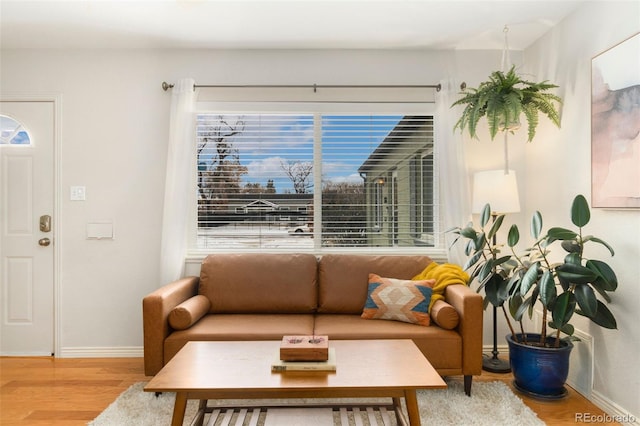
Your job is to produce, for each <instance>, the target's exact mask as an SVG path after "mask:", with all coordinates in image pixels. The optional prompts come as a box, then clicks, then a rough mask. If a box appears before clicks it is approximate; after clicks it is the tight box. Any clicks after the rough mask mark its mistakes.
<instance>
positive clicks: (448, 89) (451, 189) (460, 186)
mask: <svg viewBox="0 0 640 426" xmlns="http://www.w3.org/2000/svg"><path fill="white" fill-rule="evenodd" d="M440 84H441V86H442V88H441V90H440V91H439V92H437V93H436V127H435V137H436V144H437V149H438V150H439V158H440V162H439V165H440V192H441V197H442V198H441V200H440V203H441V204H442V206H443V207H442V211H443V225H444V230H445V231H446V230H449V229H451V228H453V227H456V226H464V225H466V224H467V223H468V222H469V220H470V219H471V216H470V211H471V208H470V205H471V201H470V200H471V197H470V190H469V172H468V170H467V164H466V160H465V157H464V141H463V139H462V135H461V133H460V132H459V131H457V130H456V131H455V132H454V131H453V126H454V125H455V124H456V122H457V121H458V118H459V117H460V113H461V111H460V110H459V108H458V107H455V108H451V104H452V103H454V102H455V101H456V100H457V99H458V93H459V92H460V83H459V82H456V81H453V80H452V79H448V80H443V81H441V82H440ZM453 237H454V235H453V234H451V233H446V234H445V245H446V247H447V248H449V246H450V245H451V241H452V240H453ZM448 253H449V262H451V263H456V264H459V265H462V264H464V262H465V261H466V256H465V255H464V250H463V244H461V243H458V244H456V245H455V246H453V247H452V248H451V249H450V250H449V252H448Z"/></svg>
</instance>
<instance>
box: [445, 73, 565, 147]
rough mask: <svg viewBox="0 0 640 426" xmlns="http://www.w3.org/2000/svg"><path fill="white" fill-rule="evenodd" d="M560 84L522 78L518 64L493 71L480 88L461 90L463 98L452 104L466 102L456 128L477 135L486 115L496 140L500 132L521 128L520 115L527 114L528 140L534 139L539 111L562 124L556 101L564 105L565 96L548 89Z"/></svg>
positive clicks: (555, 122) (476, 136) (552, 120)
mask: <svg viewBox="0 0 640 426" xmlns="http://www.w3.org/2000/svg"><path fill="white" fill-rule="evenodd" d="M557 87H558V86H556V85H555V84H551V83H548V82H547V81H546V80H545V81H543V82H541V83H532V82H530V81H526V80H523V79H522V78H521V77H520V76H519V75H518V74H516V72H515V67H511V69H510V70H509V71H508V72H507V73H504V72H501V71H494V72H492V73H491V75H490V76H489V80H488V81H485V82H482V83H480V85H479V86H478V88H469V89H466V90H464V91H463V92H461V94H462V95H463V97H462V98H460V99H458V100H457V101H456V102H454V103H453V104H452V105H451V106H452V107H453V106H456V105H465V108H464V111H463V112H462V116H461V117H460V119H459V120H458V122H457V123H456V124H455V126H454V130H455V129H460V131H462V132H464V130H465V129H467V130H468V131H469V135H470V136H471V137H472V138H478V135H477V134H476V129H477V126H478V122H479V121H480V119H481V118H482V117H486V118H487V123H488V125H489V133H490V134H491V140H493V139H494V138H495V136H496V134H497V133H498V132H499V131H503V130H508V131H511V132H513V131H515V130H516V129H517V128H518V127H520V124H519V123H520V116H521V114H523V113H524V116H525V118H526V120H527V132H528V139H527V142H531V141H532V140H533V138H534V136H535V134H536V127H537V126H538V113H539V112H542V113H543V114H544V115H546V116H547V117H549V119H550V120H551V122H552V123H553V124H555V125H556V126H557V127H560V113H559V112H558V110H557V109H556V105H555V104H556V103H557V104H561V103H562V99H561V98H560V97H559V96H557V95H554V94H553V93H549V92H548V90H550V89H554V88H557Z"/></svg>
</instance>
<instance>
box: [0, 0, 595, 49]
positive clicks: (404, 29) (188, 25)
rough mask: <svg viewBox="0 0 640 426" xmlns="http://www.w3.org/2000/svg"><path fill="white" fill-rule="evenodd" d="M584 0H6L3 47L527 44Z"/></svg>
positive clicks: (0, 3)
mask: <svg viewBox="0 0 640 426" xmlns="http://www.w3.org/2000/svg"><path fill="white" fill-rule="evenodd" d="M584 2H585V1H584V0H548V1H520V0H511V1H508V0H502V1H482V0H466V1H462V0H414V1H410V0H395V1H393V0H386V1H385V0H288V1H282V0H281V1H268V0H253V1H249V0H234V1H231V0H138V1H126V0H110V1H106V0H67V1H58V0H43V1H32V0H0V47H2V48H4V49H8V48H223V49H226V48H228V49H336V48H338V49H501V48H502V47H503V45H504V31H503V29H504V27H505V25H507V26H508V28H509V31H508V39H509V47H510V48H511V49H516V50H521V49H524V48H526V47H527V46H529V45H530V44H531V43H533V42H534V41H535V40H536V39H538V38H539V37H540V36H542V35H543V34H544V33H546V32H547V31H549V29H550V28H551V27H553V26H554V25H556V24H557V23H558V22H560V21H561V20H562V19H563V18H564V17H565V16H567V15H568V14H570V13H571V12H572V11H573V10H575V9H576V8H578V7H579V6H580V4H581V3H584Z"/></svg>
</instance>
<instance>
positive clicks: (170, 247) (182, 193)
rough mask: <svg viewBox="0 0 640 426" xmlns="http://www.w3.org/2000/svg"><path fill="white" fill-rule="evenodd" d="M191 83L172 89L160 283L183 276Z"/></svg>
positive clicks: (191, 155)
mask: <svg viewBox="0 0 640 426" xmlns="http://www.w3.org/2000/svg"><path fill="white" fill-rule="evenodd" d="M194 84H195V83H194V81H193V80H192V79H190V78H185V79H182V80H180V81H178V82H177V83H176V84H175V85H174V87H173V89H171V111H170V116H169V147H168V150H167V172H166V180H165V188H164V208H163V216H162V240H161V245H160V283H161V284H162V285H164V284H166V283H168V282H171V281H174V280H176V279H178V278H180V277H182V275H183V274H184V260H185V255H186V252H187V231H188V226H189V221H188V220H189V203H190V202H191V194H190V191H189V188H190V187H191V182H192V178H193V174H194V172H195V171H194V164H195V161H196V160H195V151H196V147H195V142H194V140H193V137H194V123H195V114H194V111H195V107H194V105H195V93H194Z"/></svg>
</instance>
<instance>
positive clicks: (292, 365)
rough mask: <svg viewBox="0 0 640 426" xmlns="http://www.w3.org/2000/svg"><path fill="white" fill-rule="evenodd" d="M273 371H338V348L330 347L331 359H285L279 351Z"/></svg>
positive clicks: (272, 365)
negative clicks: (281, 357) (282, 358)
mask: <svg viewBox="0 0 640 426" xmlns="http://www.w3.org/2000/svg"><path fill="white" fill-rule="evenodd" d="M271 371H275V372H282V371H336V350H335V348H329V359H327V360H326V361H283V360H281V359H280V352H279V351H278V354H277V355H276V357H275V360H274V361H273V364H271Z"/></svg>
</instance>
